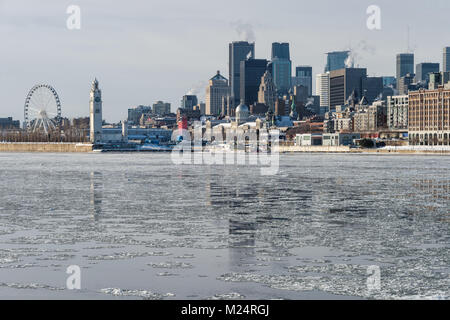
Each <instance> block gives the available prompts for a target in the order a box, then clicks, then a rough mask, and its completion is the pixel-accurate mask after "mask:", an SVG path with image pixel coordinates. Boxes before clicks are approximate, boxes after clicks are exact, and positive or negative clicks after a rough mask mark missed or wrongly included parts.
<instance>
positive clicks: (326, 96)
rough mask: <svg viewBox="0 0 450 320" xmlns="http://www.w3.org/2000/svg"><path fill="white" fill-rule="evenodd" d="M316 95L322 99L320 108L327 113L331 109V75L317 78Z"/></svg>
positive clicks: (322, 74)
mask: <svg viewBox="0 0 450 320" xmlns="http://www.w3.org/2000/svg"><path fill="white" fill-rule="evenodd" d="M316 95H317V96H319V97H320V108H321V109H322V110H324V111H325V112H328V111H329V109H330V73H329V72H326V73H321V74H318V75H317V76H316Z"/></svg>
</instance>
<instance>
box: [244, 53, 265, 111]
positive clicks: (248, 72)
mask: <svg viewBox="0 0 450 320" xmlns="http://www.w3.org/2000/svg"><path fill="white" fill-rule="evenodd" d="M267 62H268V61H267V60H265V59H249V60H245V61H242V62H241V74H240V79H241V91H240V97H241V100H243V101H244V103H245V104H246V105H247V106H250V105H252V104H253V103H255V102H257V101H258V91H259V86H260V84H261V77H262V76H263V75H264V73H265V72H266V71H267Z"/></svg>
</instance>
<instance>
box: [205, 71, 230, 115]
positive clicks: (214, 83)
mask: <svg viewBox="0 0 450 320" xmlns="http://www.w3.org/2000/svg"><path fill="white" fill-rule="evenodd" d="M229 94H230V87H229V86H228V80H227V79H226V78H225V77H224V76H222V75H221V74H220V71H217V74H216V75H215V76H214V77H212V78H211V79H210V80H209V85H208V87H207V88H206V110H205V112H206V114H208V115H216V116H217V115H219V114H220V113H221V112H222V101H223V98H224V97H226V96H228V95H229Z"/></svg>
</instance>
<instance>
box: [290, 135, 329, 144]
mask: <svg viewBox="0 0 450 320" xmlns="http://www.w3.org/2000/svg"><path fill="white" fill-rule="evenodd" d="M294 143H295V145H296V146H308V147H309V146H321V145H322V134H321V133H304V134H297V135H296V136H295V140H294Z"/></svg>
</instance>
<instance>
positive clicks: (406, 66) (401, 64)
mask: <svg viewBox="0 0 450 320" xmlns="http://www.w3.org/2000/svg"><path fill="white" fill-rule="evenodd" d="M408 73H410V74H414V53H399V54H398V55H397V88H398V85H399V82H400V78H401V77H404V76H406V75H407V74H408Z"/></svg>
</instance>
